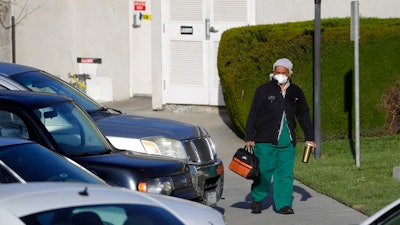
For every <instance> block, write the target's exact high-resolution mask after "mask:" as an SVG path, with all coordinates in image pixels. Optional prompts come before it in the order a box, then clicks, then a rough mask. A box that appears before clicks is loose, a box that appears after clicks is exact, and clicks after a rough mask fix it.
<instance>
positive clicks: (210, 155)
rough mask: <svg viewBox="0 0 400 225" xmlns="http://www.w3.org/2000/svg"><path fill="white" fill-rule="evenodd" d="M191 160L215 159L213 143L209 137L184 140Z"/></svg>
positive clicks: (206, 160) (203, 161)
mask: <svg viewBox="0 0 400 225" xmlns="http://www.w3.org/2000/svg"><path fill="white" fill-rule="evenodd" d="M183 145H184V146H185V149H186V152H187V153H188V155H189V158H190V161H192V162H195V163H206V162H210V161H214V160H215V159H214V151H213V145H212V142H211V140H210V139H209V137H200V138H194V139H188V140H185V141H183Z"/></svg>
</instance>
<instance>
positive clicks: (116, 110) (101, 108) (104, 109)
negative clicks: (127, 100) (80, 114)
mask: <svg viewBox="0 0 400 225" xmlns="http://www.w3.org/2000/svg"><path fill="white" fill-rule="evenodd" d="M108 110H111V111H114V112H116V113H118V114H122V112H121V111H119V110H118V109H113V108H107V107H104V106H102V107H100V108H98V109H96V110H90V111H87V113H89V114H93V113H96V112H107V111H108Z"/></svg>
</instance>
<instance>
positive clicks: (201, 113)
mask: <svg viewBox="0 0 400 225" xmlns="http://www.w3.org/2000/svg"><path fill="white" fill-rule="evenodd" d="M103 104H104V105H105V106H107V107H111V108H115V109H118V110H121V111H123V112H124V113H127V114H137V115H143V116H154V117H161V118H168V119H174V120H180V121H185V122H190V123H193V124H198V125H201V126H202V127H204V128H206V129H207V131H208V133H209V134H210V135H211V138H212V140H213V142H214V144H215V145H216V149H217V152H218V155H219V157H220V158H221V159H222V161H223V162H224V168H225V185H224V193H223V195H222V199H221V200H220V201H219V202H218V204H217V206H216V207H215V208H216V209H217V210H218V211H220V212H221V213H223V214H224V215H225V218H226V221H227V224H228V225H260V224H271V225H274V224H280V225H355V224H360V223H361V222H362V221H364V220H365V219H366V218H367V216H366V215H364V214H362V213H360V212H358V211H356V210H354V209H352V208H350V207H348V206H345V205H343V204H342V203H340V202H338V201H336V200H334V199H332V198H329V197H327V196H325V195H323V194H320V193H318V192H316V191H314V190H313V189H311V188H309V187H307V186H305V185H304V184H302V183H300V182H299V181H297V180H295V182H294V193H293V197H294V198H293V209H294V211H295V214H293V215H281V214H277V213H276V212H274V210H273V207H272V204H273V202H272V199H271V198H270V197H268V198H267V199H265V200H264V201H263V207H262V209H263V211H262V213H261V214H251V213H250V204H251V196H250V185H251V181H249V180H245V179H243V178H241V177H240V176H238V175H236V174H235V173H233V172H232V171H230V170H229V168H228V166H229V162H230V160H231V159H232V156H233V154H234V152H235V151H236V149H238V148H239V147H243V146H244V141H243V140H242V139H240V138H239V137H238V136H237V135H236V134H235V133H234V132H233V129H232V122H231V121H230V119H229V116H228V115H227V113H226V111H225V109H224V108H221V107H207V106H206V107H204V106H179V105H175V106H174V105H168V106H166V107H165V109H164V110H161V111H154V110H153V109H152V106H151V98H150V97H134V98H131V99H129V100H124V101H116V102H107V103H103ZM298 160H299V159H298Z"/></svg>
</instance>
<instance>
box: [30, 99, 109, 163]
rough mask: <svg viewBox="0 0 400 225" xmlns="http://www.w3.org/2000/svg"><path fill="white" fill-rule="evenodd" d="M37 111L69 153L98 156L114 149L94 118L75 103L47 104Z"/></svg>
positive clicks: (62, 147) (53, 135) (60, 144)
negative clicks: (94, 121)
mask: <svg viewBox="0 0 400 225" xmlns="http://www.w3.org/2000/svg"><path fill="white" fill-rule="evenodd" d="M34 113H35V115H36V116H37V117H38V118H39V119H40V121H41V122H42V123H43V125H44V126H45V127H46V128H47V130H48V131H49V132H50V134H51V136H52V137H53V138H54V140H55V141H56V142H57V143H58V145H59V147H60V150H61V151H62V152H63V153H64V154H65V155H67V156H82V155H97V154H101V153H104V152H106V151H107V150H108V149H110V147H109V146H111V145H109V144H108V142H107V140H106V139H105V137H104V136H103V135H102V134H101V132H100V130H99V129H98V128H97V127H96V126H95V125H94V123H93V122H92V120H91V119H90V117H89V116H87V114H86V113H85V112H84V111H83V110H81V109H80V108H79V107H78V106H76V105H75V104H74V103H72V102H59V103H55V104H51V105H46V106H45V107H42V108H36V109H34Z"/></svg>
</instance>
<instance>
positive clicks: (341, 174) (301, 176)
mask: <svg viewBox="0 0 400 225" xmlns="http://www.w3.org/2000/svg"><path fill="white" fill-rule="evenodd" d="M303 146H304V143H299V144H298V146H297V159H296V165H295V171H294V173H295V178H296V179H297V180H298V181H300V182H302V183H303V184H305V185H307V186H309V187H311V188H313V189H314V190H316V191H318V192H320V193H322V194H325V195H327V196H330V197H332V198H334V199H336V200H337V201H339V202H342V203H344V204H345V205H348V206H350V207H352V208H354V209H356V210H358V211H360V212H362V213H364V214H366V215H371V214H373V213H375V212H376V211H378V210H379V209H381V208H382V207H384V206H385V205H387V204H389V203H390V202H392V201H394V200H395V199H397V198H400V181H399V180H396V179H394V178H393V168H394V167H395V166H400V135H395V136H386V137H379V138H361V140H360V166H359V167H357V166H356V160H355V157H356V156H355V153H354V152H355V143H354V142H351V141H350V140H337V141H326V142H323V143H322V147H321V157H320V159H315V158H313V156H311V157H312V158H310V160H309V163H302V162H301V158H302V155H303Z"/></svg>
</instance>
